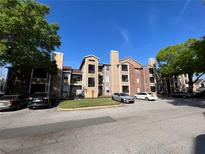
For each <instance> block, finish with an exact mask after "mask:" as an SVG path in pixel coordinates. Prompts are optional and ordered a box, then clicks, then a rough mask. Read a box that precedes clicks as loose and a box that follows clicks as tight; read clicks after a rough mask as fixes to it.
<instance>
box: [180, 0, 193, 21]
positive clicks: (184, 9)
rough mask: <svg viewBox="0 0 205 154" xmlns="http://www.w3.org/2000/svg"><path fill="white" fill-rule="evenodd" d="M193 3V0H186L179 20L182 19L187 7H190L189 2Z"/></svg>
mask: <svg viewBox="0 0 205 154" xmlns="http://www.w3.org/2000/svg"><path fill="white" fill-rule="evenodd" d="M190 3H191V0H186V2H185V4H184V7H183V8H182V10H181V12H180V14H179V17H178V22H180V21H181V19H182V17H183V15H184V13H185V11H186V9H187V8H188V6H189V4H190Z"/></svg>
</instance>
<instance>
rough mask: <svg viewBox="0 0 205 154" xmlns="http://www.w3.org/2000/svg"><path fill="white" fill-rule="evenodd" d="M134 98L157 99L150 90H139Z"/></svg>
mask: <svg viewBox="0 0 205 154" xmlns="http://www.w3.org/2000/svg"><path fill="white" fill-rule="evenodd" d="M135 98H136V99H145V100H148V101H149V100H157V98H158V97H157V96H154V95H153V93H150V92H141V93H137V94H136V95H135Z"/></svg>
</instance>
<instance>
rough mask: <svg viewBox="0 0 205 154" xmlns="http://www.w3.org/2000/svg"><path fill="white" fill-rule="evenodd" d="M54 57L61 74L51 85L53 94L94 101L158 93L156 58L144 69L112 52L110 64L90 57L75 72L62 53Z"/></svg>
mask: <svg viewBox="0 0 205 154" xmlns="http://www.w3.org/2000/svg"><path fill="white" fill-rule="evenodd" d="M55 54H56V55H55V56H54V60H56V61H58V62H57V66H58V68H59V71H61V72H59V75H58V76H57V77H55V78H53V80H52V83H55V84H52V86H51V91H52V92H51V93H52V94H56V95H58V96H62V97H66V98H69V97H85V98H95V97H98V96H101V95H104V96H111V95H112V94H113V93H120V92H123V93H127V94H130V95H135V94H136V93H137V92H142V91H148V92H156V88H155V86H156V80H155V78H154V72H153V67H154V65H155V64H156V62H155V60H154V59H151V60H152V61H151V60H149V63H148V65H146V66H143V65H142V64H140V63H139V62H138V61H136V60H134V59H133V58H131V57H128V58H123V59H119V52H118V51H114V50H111V52H110V63H109V64H101V63H100V59H99V58H98V57H97V56H95V55H88V56H85V57H84V58H83V60H82V62H81V64H80V67H79V69H73V68H72V67H70V66H63V56H62V53H59V55H58V53H55ZM59 57H60V58H59ZM56 80H57V81H58V82H55V81H56ZM57 83H58V84H57ZM54 85H55V86H54ZM55 89H58V90H57V91H56V90H55ZM59 89H61V92H60V91H59Z"/></svg>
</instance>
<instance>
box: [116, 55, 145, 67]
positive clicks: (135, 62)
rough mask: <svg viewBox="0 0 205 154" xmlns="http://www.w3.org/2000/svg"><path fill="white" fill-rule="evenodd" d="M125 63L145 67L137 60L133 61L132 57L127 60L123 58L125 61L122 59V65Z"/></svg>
mask: <svg viewBox="0 0 205 154" xmlns="http://www.w3.org/2000/svg"><path fill="white" fill-rule="evenodd" d="M124 62H128V63H130V64H132V65H134V66H135V67H139V66H140V67H143V65H142V64H140V63H139V62H138V61H136V60H135V59H133V58H132V57H127V58H123V59H120V62H119V63H120V64H122V63H124Z"/></svg>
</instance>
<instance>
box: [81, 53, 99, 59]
mask: <svg viewBox="0 0 205 154" xmlns="http://www.w3.org/2000/svg"><path fill="white" fill-rule="evenodd" d="M88 57H95V58H96V59H98V60H99V58H98V57H97V56H95V55H93V54H91V55H87V56H84V59H85V58H88Z"/></svg>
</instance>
